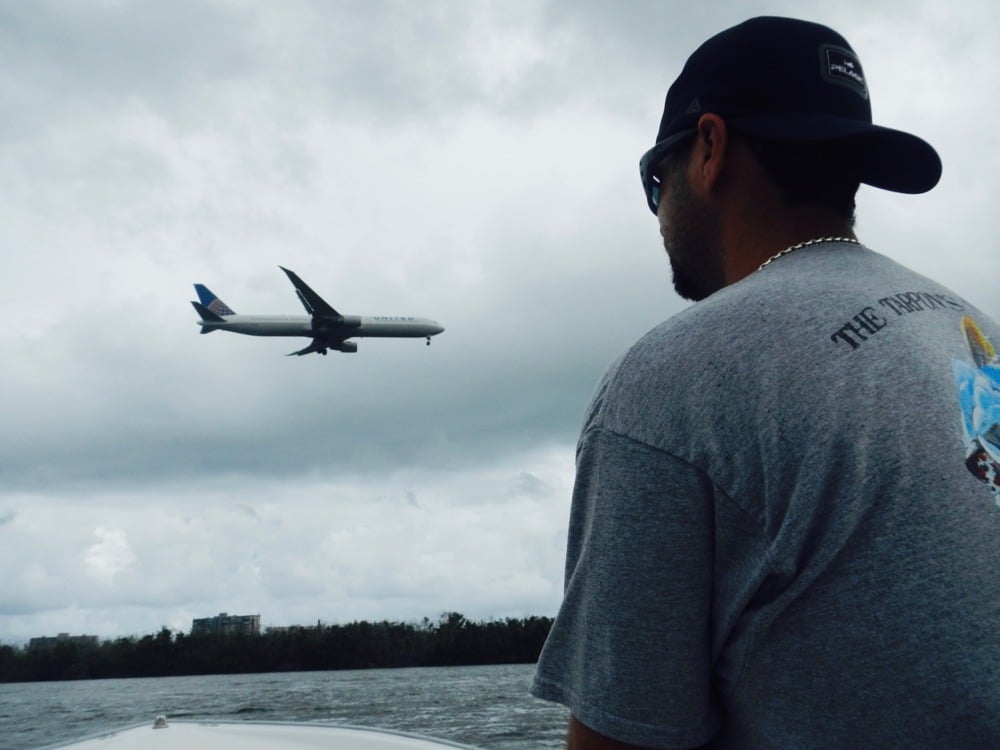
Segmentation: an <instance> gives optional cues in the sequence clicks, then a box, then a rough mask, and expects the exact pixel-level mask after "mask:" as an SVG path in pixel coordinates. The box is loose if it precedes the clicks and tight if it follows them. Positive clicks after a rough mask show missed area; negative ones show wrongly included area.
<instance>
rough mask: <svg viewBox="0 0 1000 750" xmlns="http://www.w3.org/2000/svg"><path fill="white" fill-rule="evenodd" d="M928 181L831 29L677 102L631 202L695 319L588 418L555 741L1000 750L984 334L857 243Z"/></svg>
mask: <svg viewBox="0 0 1000 750" xmlns="http://www.w3.org/2000/svg"><path fill="white" fill-rule="evenodd" d="M940 172H941V164H940V160H939V159H938V156H937V154H936V153H935V151H934V150H933V149H932V148H931V147H930V146H929V145H928V144H927V143H925V142H924V141H922V140H920V139H919V138H916V137H915V136H912V135H909V134H906V133H902V132H899V131H895V130H889V129H886V128H881V127H878V126H875V125H873V124H872V121H871V105H870V101H869V98H868V86H867V81H866V80H865V77H864V73H863V71H862V68H861V64H860V61H859V60H858V57H857V55H856V54H855V53H854V51H853V50H852V49H851V47H850V46H849V45H848V43H847V42H846V41H845V40H844V39H843V38H842V37H841V36H840V35H839V34H837V33H836V32H834V31H832V30H831V29H828V28H826V27H824V26H820V25H817V24H811V23H806V22H802V21H796V20H791V19H782V18H756V19H752V20H750V21H747V22H745V23H743V24H740V25H738V26H736V27H734V28H732V29H729V30H727V31H724V32H722V33H721V34H719V35H717V36H715V37H713V38H712V39H710V40H708V41H707V42H706V43H705V44H703V45H702V46H701V47H700V48H699V49H698V50H697V51H696V52H695V53H694V54H693V55H692V56H691V57H690V58H689V60H688V62H687V64H686V65H685V67H684V69H683V70H682V71H681V74H680V76H679V77H678V79H677V80H676V81H675V82H674V84H673V85H672V86H671V88H670V90H669V93H668V94H667V98H666V106H665V110H664V114H663V119H662V122H661V124H660V129H659V133H658V135H657V139H656V145H655V146H654V147H653V148H652V149H651V150H650V151H649V152H648V153H647V154H646V155H645V156H644V157H643V159H642V162H641V173H642V182H643V186H644V188H645V190H646V197H647V201H648V203H649V206H650V208H651V209H652V210H653V211H654V212H655V213H656V215H657V216H658V218H659V223H660V232H661V234H662V236H663V239H664V244H665V246H666V250H667V255H668V257H669V259H670V263H671V267H672V270H673V274H674V284H675V286H676V288H677V291H678V292H679V293H680V294H682V295H683V296H686V297H688V298H691V299H694V300H700V301H699V302H698V304H696V305H694V306H693V307H691V308H689V309H687V310H685V311H684V312H682V313H680V314H679V315H677V316H675V317H674V318H672V319H671V320H668V321H667V322H665V323H663V324H661V325H660V326H658V327H657V328H655V329H653V330H652V331H650V332H649V333H648V334H647V335H646V336H645V337H643V338H642V339H641V340H640V341H639V342H638V343H637V344H636V345H635V346H634V347H633V348H632V349H631V350H630V351H629V352H627V353H626V354H625V355H624V356H623V357H622V358H621V359H620V360H619V361H618V362H617V363H616V364H615V365H613V366H612V368H611V369H610V370H609V372H608V373H606V374H605V376H604V378H603V380H602V381H601V383H600V384H599V386H598V388H597V391H596V395H595V397H594V400H593V402H592V404H591V406H590V408H589V411H588V413H587V416H586V419H585V424H584V427H583V431H582V434H581V437H580V442H579V446H578V450H577V479H576V486H575V488H574V496H573V508H572V514H571V518H570V529H569V543H568V549H567V561H566V586H565V598H564V602H563V605H562V608H561V609H560V612H559V615H558V617H557V619H556V622H555V624H554V626H553V629H552V632H551V634H550V636H549V639H548V641H547V643H546V646H545V649H544V650H543V653H542V656H541V658H540V661H539V665H538V670H537V674H536V678H535V682H534V684H533V686H532V691H533V692H534V694H535V695H537V696H538V697H541V698H545V699H549V700H555V701H559V702H562V703H564V704H565V705H567V706H568V707H569V708H570V711H571V714H572V719H571V721H570V730H569V740H568V745H569V747H570V748H576V749H581V748H582V749H587V748H634V747H643V748H646V747H648V748H690V747H697V746H709V747H716V748H856V747H872V748H888V747H893V748H897V747H898V748H904V747H905V748H919V747H928V748H930V747H933V748H946V747H947V748H959V747H961V748H973V747H975V748H980V747H1000V508H998V505H997V502H998V499H1000V495H998V492H1000V479H998V478H1000V360H998V357H997V352H996V348H997V347H998V346H1000V328H998V326H997V325H996V324H995V323H994V322H992V321H991V320H989V319H988V318H987V317H986V316H985V315H983V313H981V312H980V311H978V310H977V309H975V308H974V307H973V306H972V305H971V304H970V303H969V302H967V301H966V300H964V299H962V298H961V297H960V296H959V295H958V294H956V293H954V292H952V291H950V290H948V289H946V288H943V287H942V286H940V285H939V284H937V283H935V282H933V281H931V280H929V279H927V278H924V277H922V276H919V275H917V274H915V273H913V272H911V271H909V270H907V269H906V268H903V267H902V266H900V265H898V264H896V263H894V262H892V261H890V260H889V259H888V258H886V257H884V256H882V255H880V254H878V253H876V252H875V251H874V250H871V249H868V248H866V247H865V246H863V245H861V244H860V243H859V242H858V240H857V238H856V237H855V234H854V231H853V220H854V194H855V191H856V189H857V187H858V183H859V182H864V183H866V184H870V185H874V186H876V187H881V188H885V189H888V190H893V191H897V192H904V193H920V192H924V191H927V190H929V189H931V188H932V187H933V186H934V185H935V184H936V183H937V181H938V178H939V176H940ZM941 250H942V252H946V251H947V248H942V249H941Z"/></svg>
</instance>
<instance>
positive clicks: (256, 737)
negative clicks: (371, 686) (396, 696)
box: [47, 716, 476, 750]
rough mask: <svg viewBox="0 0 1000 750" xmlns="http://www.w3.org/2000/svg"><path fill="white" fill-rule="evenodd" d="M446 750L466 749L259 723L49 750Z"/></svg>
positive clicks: (184, 724) (206, 725)
mask: <svg viewBox="0 0 1000 750" xmlns="http://www.w3.org/2000/svg"><path fill="white" fill-rule="evenodd" d="M56 748H61V749H65V750H306V749H307V748H313V749H318V748H324V749H325V750H442V748H452V749H453V750H454V748H464V750H476V749H475V748H473V747H472V746H471V745H460V744H458V743H455V742H450V741H448V740H441V739H435V738H431V737H424V736H421V735H416V734H411V733H408V732H397V731H394V730H390V729H372V728H368V727H359V726H350V725H342V724H304V723H294V722H257V721H208V720H201V721H192V720H174V719H171V720H170V721H167V720H166V719H165V718H164V717H162V716H161V717H157V719H156V721H155V722H147V723H145V724H142V725H140V726H132V727H128V728H125V729H122V730H120V731H113V732H105V733H103V734H100V735H96V736H94V737H90V738H88V739H84V740H79V741H76V742H69V743H63V744H58V745H50V746H49V748H47V750H56Z"/></svg>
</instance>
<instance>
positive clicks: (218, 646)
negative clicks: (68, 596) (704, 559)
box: [0, 612, 552, 682]
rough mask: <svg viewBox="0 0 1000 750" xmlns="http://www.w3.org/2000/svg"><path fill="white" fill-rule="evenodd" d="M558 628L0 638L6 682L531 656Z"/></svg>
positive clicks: (513, 625)
mask: <svg viewBox="0 0 1000 750" xmlns="http://www.w3.org/2000/svg"><path fill="white" fill-rule="evenodd" d="M551 627H552V618H550V617H527V618H522V619H514V618H507V619H506V620H491V621H486V622H470V621H469V620H467V619H466V618H465V617H464V616H463V615H461V614H459V613H458V612H448V613H445V614H443V615H441V617H440V619H439V620H438V622H436V623H433V622H431V621H429V620H428V619H426V618H425V619H424V620H423V622H422V623H418V624H415V623H402V622H388V621H383V622H352V623H349V624H346V625H322V624H317V625H316V626H315V627H291V628H281V629H273V630H268V631H265V632H264V633H263V634H261V635H242V634H232V635H213V634H204V635H202V634H199V635H186V634H184V633H182V632H173V631H171V630H169V629H168V628H166V627H164V628H162V629H161V630H160V632H159V633H156V634H155V635H146V636H142V637H137V636H132V637H128V638H118V639H116V640H111V641H105V642H103V643H100V644H98V645H96V646H93V645H90V646H88V645H83V644H76V643H71V642H59V643H56V644H55V645H53V646H50V647H46V648H26V649H19V648H14V647H12V646H8V645H2V644H0V682H35V681H43V680H86V679H102V678H121V677H168V676H177V675H202V674H241V673H251V672H295V671H311V670H325V669H367V668H384V667H422V666H457V665H470V664H514V663H532V662H535V661H537V660H538V654H539V652H540V651H541V648H542V644H543V643H544V642H545V638H546V636H547V635H548V632H549V629H550V628H551Z"/></svg>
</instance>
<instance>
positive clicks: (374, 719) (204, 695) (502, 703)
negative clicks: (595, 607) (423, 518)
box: [0, 664, 568, 750]
mask: <svg viewBox="0 0 1000 750" xmlns="http://www.w3.org/2000/svg"><path fill="white" fill-rule="evenodd" d="M533 672H534V665H533V664H515V665H498V666H485V667H426V668H415V669H370V670H350V671H336V672H282V673H273V674H249V675H210V676H203V677H158V678H144V679H132V680H80V681H71V682H32V683H16V684H0V750H33V749H34V748H40V747H45V746H47V745H50V744H52V743H56V742H63V741H68V740H73V739H78V738H82V737H87V736H90V735H94V734H97V733H99V732H104V731H108V730H111V729H116V728H119V727H123V726H127V725H130V724H137V723H141V722H143V721H149V722H152V720H153V718H154V717H155V716H156V715H157V714H166V715H167V717H168V719H169V718H170V717H173V718H177V719H227V720H248V721H307V722H330V723H338V724H357V725H362V726H370V727H383V728H388V729H398V730H402V731H407V732H416V733H418V734H424V735H428V736H431V737H441V738H444V739H448V740H452V741H453V742H460V743H464V744H469V745H473V746H475V747H479V748H484V750H549V749H551V750H555V749H556V748H561V747H563V745H564V740H565V732H566V722H567V720H568V713H567V711H566V709H564V708H563V707H561V706H558V705H555V704H552V703H546V702H544V701H540V700H537V699H535V698H533V697H531V695H529V694H528V685H529V684H530V682H531V676H532V674H533Z"/></svg>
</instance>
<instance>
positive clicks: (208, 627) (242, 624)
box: [191, 612, 260, 635]
mask: <svg viewBox="0 0 1000 750" xmlns="http://www.w3.org/2000/svg"><path fill="white" fill-rule="evenodd" d="M191 635H260V615H229V614H226V613H225V612H220V613H219V614H218V615H217V616H215V617H199V618H196V619H194V620H192V621H191Z"/></svg>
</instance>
